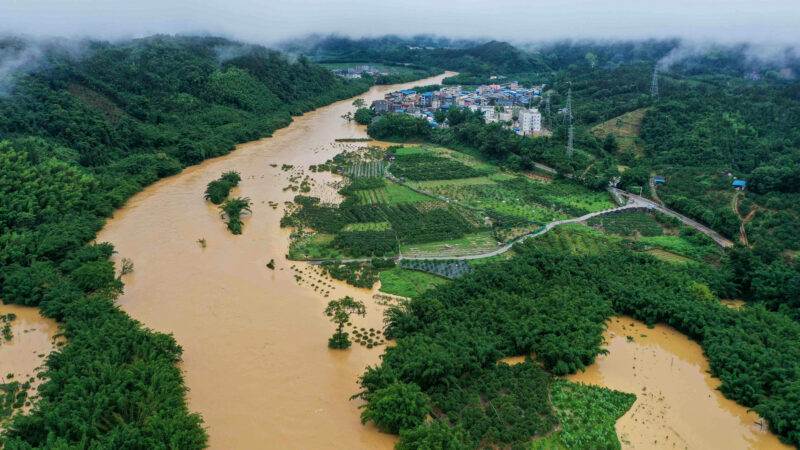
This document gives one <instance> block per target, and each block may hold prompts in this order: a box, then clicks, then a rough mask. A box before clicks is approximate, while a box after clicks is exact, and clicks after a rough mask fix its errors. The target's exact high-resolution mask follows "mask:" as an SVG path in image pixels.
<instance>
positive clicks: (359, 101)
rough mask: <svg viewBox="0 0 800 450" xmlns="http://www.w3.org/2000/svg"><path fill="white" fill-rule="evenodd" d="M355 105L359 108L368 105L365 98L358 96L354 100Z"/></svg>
mask: <svg viewBox="0 0 800 450" xmlns="http://www.w3.org/2000/svg"><path fill="white" fill-rule="evenodd" d="M353 106H355V107H356V108H358V109H361V108H363V107H365V106H367V102H366V101H364V99H363V98H357V99H355V100H353Z"/></svg>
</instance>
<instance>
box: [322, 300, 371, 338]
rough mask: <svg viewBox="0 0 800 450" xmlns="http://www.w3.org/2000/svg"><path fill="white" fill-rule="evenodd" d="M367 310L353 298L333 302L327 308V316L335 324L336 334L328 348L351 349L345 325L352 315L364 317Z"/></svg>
mask: <svg viewBox="0 0 800 450" xmlns="http://www.w3.org/2000/svg"><path fill="white" fill-rule="evenodd" d="M366 313H367V309H366V307H365V306H364V303H363V302H361V301H358V300H353V298H352V297H350V296H347V297H342V298H340V299H339V300H331V301H330V302H328V306H327V307H326V308H325V315H326V316H328V317H330V319H331V322H333V323H335V324H336V326H337V328H336V333H335V334H334V335H333V336H332V337H331V338H330V339H329V340H328V347H330V348H333V349H346V348H350V345H351V343H350V339H349V338H348V336H347V333H345V332H344V331H343V330H344V325H345V324H346V323H348V322H349V321H350V315H351V314H358V315H360V316H362V317H363V316H364V315H365V314H366Z"/></svg>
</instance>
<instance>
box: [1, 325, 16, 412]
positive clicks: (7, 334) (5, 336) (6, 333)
mask: <svg viewBox="0 0 800 450" xmlns="http://www.w3.org/2000/svg"><path fill="white" fill-rule="evenodd" d="M16 318H17V315H16V314H13V313H11V314H0V323H1V324H3V328H2V339H0V343H2V342H3V341H10V340H11V339H14V333H13V332H12V331H11V322H13V321H14V320H16ZM0 417H2V416H0Z"/></svg>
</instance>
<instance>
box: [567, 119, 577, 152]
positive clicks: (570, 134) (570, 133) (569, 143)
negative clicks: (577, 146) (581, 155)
mask: <svg viewBox="0 0 800 450" xmlns="http://www.w3.org/2000/svg"><path fill="white" fill-rule="evenodd" d="M574 131H575V130H574V129H573V126H572V122H571V121H570V124H569V131H568V134H567V156H568V157H570V158H572V153H573V151H574V149H573V148H572V140H573V137H574Z"/></svg>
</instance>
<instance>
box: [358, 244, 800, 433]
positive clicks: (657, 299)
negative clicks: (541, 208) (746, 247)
mask: <svg viewBox="0 0 800 450" xmlns="http://www.w3.org/2000/svg"><path fill="white" fill-rule="evenodd" d="M532 242H533V243H531V244H526V245H518V246H517V248H516V249H515V250H516V251H517V252H518V253H519V255H518V256H517V257H515V258H513V259H511V260H508V261H502V262H496V263H489V264H486V265H483V266H480V267H478V268H477V269H476V270H475V271H474V272H473V273H471V274H467V275H464V276H462V277H461V278H458V279H456V280H455V281H454V282H452V283H450V284H447V285H443V286H440V287H436V288H434V289H432V290H430V291H427V292H426V293H424V294H422V295H420V296H419V297H417V298H414V299H413V300H412V301H410V302H408V303H406V304H402V305H400V306H398V307H394V308H392V309H390V310H389V311H388V313H387V320H388V328H387V330H386V333H387V336H388V337H393V338H396V339H397V345H395V346H392V347H388V348H387V349H386V352H385V353H384V355H383V357H382V362H381V364H380V365H379V366H377V367H370V368H369V369H368V370H367V371H366V373H365V374H364V375H363V376H362V378H361V384H362V387H363V388H364V391H363V393H362V396H363V397H364V398H365V399H366V400H367V402H368V403H367V410H369V409H370V405H371V403H372V402H377V401H380V399H381V398H382V393H385V391H384V390H385V389H387V388H388V387H390V386H392V385H393V384H396V383H401V384H403V385H404V386H409V385H410V386H411V387H407V389H408V390H410V391H413V390H414V389H418V390H419V392H421V393H423V394H424V395H425V396H427V397H426V400H427V402H428V403H429V404H430V405H431V406H432V411H434V413H433V415H434V417H435V418H437V419H439V420H441V421H443V422H444V423H446V424H448V425H449V426H451V427H452V430H454V431H453V432H456V431H457V430H462V429H463V430H465V431H466V432H464V433H459V436H460V437H459V440H460V441H461V443H462V444H466V445H467V446H468V447H477V446H484V445H489V444H496V445H509V444H514V443H520V442H527V441H528V440H529V439H530V436H532V435H537V434H543V433H544V432H545V431H546V430H548V429H549V427H550V426H552V424H553V423H554V422H550V420H551V419H550V418H549V417H548V415H549V414H550V412H549V410H548V406H549V405H547V403H546V402H543V401H542V400H541V397H540V396H541V395H543V394H541V393H542V392H546V391H547V389H548V387H547V386H548V383H549V381H548V376H546V375H544V374H539V373H537V372H538V371H539V370H540V369H538V367H537V366H536V365H533V364H532V365H531V366H529V367H528V368H527V369H524V370H529V371H530V373H528V374H526V375H525V376H526V377H527V378H528V379H529V380H536V382H535V384H536V385H538V388H537V387H535V386H530V385H528V386H526V390H525V391H523V390H521V389H520V388H514V387H512V386H513V385H512V384H509V383H513V381H512V380H513V378H514V377H515V376H519V375H517V374H515V372H513V371H509V369H504V368H503V366H502V365H501V366H498V365H497V364H496V362H497V361H498V360H499V359H501V358H503V357H507V356H513V355H531V354H533V355H535V358H536V361H537V362H539V363H541V364H542V367H543V368H544V369H545V370H546V371H548V372H549V373H551V374H554V375H564V374H567V373H572V372H575V371H577V370H581V369H582V368H584V367H586V366H587V365H590V364H592V363H593V362H594V360H595V357H596V356H597V354H598V353H599V352H600V351H601V344H602V331H603V323H604V321H605V320H607V319H608V318H609V317H610V316H611V315H614V314H628V315H631V316H633V317H636V318H637V319H640V320H642V321H644V322H646V323H648V324H654V323H658V322H662V323H667V324H669V325H672V326H674V327H675V328H677V329H678V330H680V331H681V332H683V333H686V334H687V335H688V336H690V337H692V338H693V339H695V340H697V341H698V342H699V343H700V344H701V345H702V346H703V349H704V350H705V352H706V354H707V355H708V356H709V359H710V363H711V370H712V373H713V374H714V375H715V376H717V377H719V378H720V379H721V380H722V383H723V384H722V387H721V390H722V392H723V393H724V394H725V395H726V396H728V397H730V398H732V399H735V400H736V401H737V402H739V403H741V404H743V405H745V406H748V407H752V408H754V409H755V410H756V411H757V412H758V413H759V414H761V415H762V417H764V418H766V419H767V420H768V421H769V423H770V427H771V429H772V430H773V431H774V432H776V433H777V434H779V435H781V436H783V437H785V438H786V439H788V440H789V442H791V443H793V444H794V445H797V444H798V443H800V416H798V413H799V411H798V409H797V408H796V407H795V405H796V399H797V396H798V395H800V392H798V386H800V379H798V373H800V372H798V370H800V345H799V344H798V343H800V324H798V323H797V322H795V321H793V320H791V319H789V318H787V317H785V316H783V315H780V314H774V313H770V312H768V311H766V310H765V309H764V308H763V307H760V306H754V307H750V308H745V309H741V310H736V309H731V308H728V307H726V306H724V305H723V304H721V303H720V302H719V301H718V299H717V297H716V296H714V295H713V294H712V293H711V290H712V289H714V290H722V289H724V287H723V286H724V285H725V283H726V282H725V280H724V279H721V278H720V277H719V274H718V273H717V272H716V271H714V270H709V269H708V268H704V267H703V266H702V265H701V264H700V263H696V264H695V263H692V264H691V265H687V266H682V265H674V264H671V263H667V262H661V261H658V260H656V259H655V258H653V257H652V256H650V255H644V254H636V253H634V252H632V251H630V250H628V249H626V248H624V247H619V246H615V245H609V246H608V248H606V249H605V251H604V252H602V253H601V254H598V255H581V254H575V253H573V252H567V253H564V252H561V251H557V250H546V249H543V248H538V247H537V246H536V245H535V242H536V241H532ZM763 368H769V370H764V369H763ZM521 370H523V369H521ZM499 386H503V387H499ZM487 388H489V389H500V391H501V392H508V393H520V394H521V395H520V396H517V397H515V396H514V395H513V394H509V395H508V397H506V398H505V399H503V401H502V403H501V402H499V401H498V404H503V405H504V406H503V408H509V410H508V412H507V411H506V410H502V411H500V414H499V416H500V417H495V416H494V414H492V413H491V412H490V411H487V410H483V409H480V407H479V405H470V402H472V401H474V400H471V399H473V398H477V397H480V398H484V399H485V398H487V397H488V395H487V393H486V392H485V391H484V390H485V389H487ZM523 392H524V395H523V394H522V393H523ZM488 398H491V397H488ZM537 399H539V400H537ZM537 402H538V403H537ZM476 408H477V409H476ZM514 408H516V409H514ZM532 409H533V410H536V411H538V415H537V416H536V417H539V420H541V422H539V421H538V420H537V421H534V422H526V421H520V420H518V419H516V418H515V417H514V416H513V414H511V411H513V410H517V411H531V410H532ZM529 414H530V413H529ZM498 419H500V420H498ZM420 426H421V427H425V426H426V425H422V424H421V421H417V422H412V423H411V424H409V425H408V426H407V427H406V428H409V429H414V428H415V427H420ZM400 431H401V433H402V431H403V429H402V428H401V430H400Z"/></svg>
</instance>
